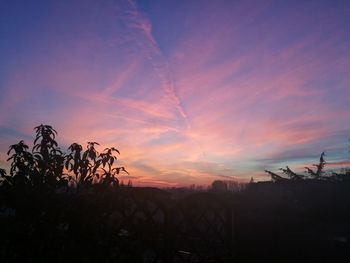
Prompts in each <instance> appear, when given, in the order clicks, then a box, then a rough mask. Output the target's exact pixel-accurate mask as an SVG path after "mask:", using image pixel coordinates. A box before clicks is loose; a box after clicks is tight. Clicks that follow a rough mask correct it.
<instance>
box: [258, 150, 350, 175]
mask: <svg viewBox="0 0 350 263" xmlns="http://www.w3.org/2000/svg"><path fill="white" fill-rule="evenodd" d="M324 156H325V153H324V152H322V153H321V156H320V160H319V163H318V164H314V165H313V166H314V167H316V169H314V170H313V169H312V168H309V167H305V169H306V172H307V174H308V176H305V175H301V174H297V173H295V172H294V171H292V170H291V169H290V168H289V167H288V166H286V168H280V170H281V171H282V172H283V173H284V174H285V175H287V178H286V177H283V176H281V175H278V174H276V173H274V172H271V171H269V170H265V172H266V173H268V174H269V175H270V176H271V179H272V181H274V182H282V181H287V180H291V181H300V180H307V179H309V180H310V179H313V180H329V181H339V180H341V181H342V180H347V179H348V177H349V176H348V175H350V172H349V170H346V171H345V172H343V173H341V174H338V173H335V172H332V173H331V174H330V175H324V167H325V165H326V161H325V159H324Z"/></svg>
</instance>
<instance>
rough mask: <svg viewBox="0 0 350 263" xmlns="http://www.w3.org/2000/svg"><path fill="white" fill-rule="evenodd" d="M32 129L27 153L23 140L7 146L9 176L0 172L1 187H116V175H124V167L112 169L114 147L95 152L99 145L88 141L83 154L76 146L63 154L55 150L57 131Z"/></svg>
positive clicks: (116, 152) (50, 128) (41, 126)
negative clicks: (96, 185) (33, 137)
mask: <svg viewBox="0 0 350 263" xmlns="http://www.w3.org/2000/svg"><path fill="white" fill-rule="evenodd" d="M34 130H35V133H36V136H35V139H34V146H33V148H32V151H31V152H30V151H29V146H28V145H26V144H25V143H24V141H23V140H22V141H20V142H19V143H17V144H14V145H11V146H10V147H9V151H8V153H7V154H8V155H9V158H8V159H7V161H11V166H10V174H9V175H7V173H6V171H5V170H3V169H1V170H0V178H1V181H2V185H3V186H6V187H16V188H22V189H23V188H28V187H34V188H39V189H46V190H51V191H52V190H57V189H59V188H62V187H68V186H70V187H75V188H76V189H79V188H80V187H82V186H84V187H87V186H92V185H95V184H100V185H104V186H114V187H117V186H118V185H119V180H118V178H117V176H118V175H119V174H120V172H125V173H128V172H127V171H126V169H125V168H124V167H114V166H113V165H114V163H115V161H116V160H117V157H116V155H115V154H120V152H119V151H118V150H117V149H116V148H114V147H112V148H106V149H105V150H104V151H103V152H102V153H99V152H98V151H97V150H96V148H95V145H99V144H98V143H97V142H88V143H87V149H86V150H85V151H84V152H83V148H82V146H81V145H80V144H78V143H73V144H71V145H70V146H69V148H68V154H65V153H63V152H62V151H61V150H60V148H59V147H58V143H57V141H56V136H57V131H56V130H55V129H53V128H52V126H50V125H43V124H41V125H39V126H37V127H35V128H34Z"/></svg>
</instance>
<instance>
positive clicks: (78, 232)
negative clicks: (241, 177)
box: [0, 180, 350, 262]
mask: <svg viewBox="0 0 350 263" xmlns="http://www.w3.org/2000/svg"><path fill="white" fill-rule="evenodd" d="M0 198H1V199H0V209H1V210H0V227H1V235H0V262H258V261H259V262H263V261H265V260H267V261H277V260H278V261H281V262H296V261H305V260H312V262H314V261H316V260H317V261H322V262H324V261H329V262H350V261H349V260H350V183H349V182H347V181H343V182H324V181H314V180H309V181H307V180H306V181H303V182H285V183H270V182H267V183H256V184H251V185H249V187H248V188H247V189H246V190H245V191H242V192H240V193H224V192H223V193H209V192H206V193H193V194H189V195H186V196H183V197H180V198H174V197H173V196H172V194H171V193H168V192H165V191H162V190H159V189H154V188H127V187H124V188H122V187H120V188H118V189H114V190H108V189H99V188H95V189H89V190H85V191H82V192H80V193H79V194H77V193H56V194H52V193H51V194H48V193H47V194H45V193H43V192H40V191H27V192H23V191H21V192H20V191H19V190H16V191H15V190H6V191H3V190H2V191H1V192H0Z"/></svg>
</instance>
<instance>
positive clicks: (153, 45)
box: [122, 0, 190, 128]
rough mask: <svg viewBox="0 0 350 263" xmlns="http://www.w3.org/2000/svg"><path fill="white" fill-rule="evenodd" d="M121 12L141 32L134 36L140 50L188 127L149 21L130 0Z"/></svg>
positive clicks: (127, 23) (128, 23)
mask: <svg viewBox="0 0 350 263" xmlns="http://www.w3.org/2000/svg"><path fill="white" fill-rule="evenodd" d="M123 14H124V15H123V16H122V20H123V21H124V22H125V24H126V26H128V27H130V28H131V29H133V31H135V29H136V30H137V32H138V33H141V35H142V38H141V40H140V37H135V39H136V40H137V44H138V45H139V46H140V48H141V50H144V51H145V52H146V56H147V58H148V60H149V61H150V63H151V64H152V67H153V70H154V71H155V73H156V74H157V76H158V78H159V80H160V81H161V85H162V89H163V91H164V93H165V96H166V97H168V98H169V99H170V101H171V102H172V103H173V104H174V107H175V108H176V111H177V112H178V114H180V116H181V118H182V119H183V120H184V122H185V123H186V126H187V128H190V123H189V118H188V115H187V113H186V111H185V110H184V108H183V106H182V103H181V100H180V98H179V96H178V94H177V91H176V88H175V84H174V80H173V78H172V74H171V71H170V67H169V63H168V62H167V61H166V59H165V58H164V56H163V54H162V51H161V50H160V48H159V45H158V44H157V41H156V40H155V38H154V36H153V35H152V24H151V22H150V21H149V19H147V17H145V16H144V15H143V14H142V13H141V11H140V10H139V9H138V7H137V6H136V4H135V3H134V2H133V1H132V0H127V6H126V10H124V12H123ZM142 39H143V41H142Z"/></svg>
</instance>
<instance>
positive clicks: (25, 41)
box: [0, 0, 350, 187]
mask: <svg viewBox="0 0 350 263" xmlns="http://www.w3.org/2000/svg"><path fill="white" fill-rule="evenodd" d="M349 50H350V1H341V0H335V1H334V0H330V1H321V0H320V1H312V0H310V1H258V0H256V1H206V0H201V1H191V0H186V1H179V0H176V1H175V0H173V1H168V0H153V1H151V0H147V1H135V0H129V1H127V0H104V1H98V0H80V1H74V0H69V1H68V0H61V1H49V0H45V1H35V0H33V1H24V0H23V1H19V0H1V1H0V166H2V167H6V166H8V163H6V159H7V156H6V152H7V150H8V146H9V145H10V144H14V143H16V142H18V141H19V140H22V139H23V140H24V141H25V142H26V143H28V144H31V142H32V140H33V136H34V131H33V128H34V126H37V125H39V124H41V123H43V124H49V125H52V126H53V127H54V128H55V129H56V130H57V131H58V138H57V139H58V142H59V143H60V145H61V148H62V149H63V150H66V149H67V148H68V146H69V145H70V144H71V143H73V142H78V143H80V144H83V145H85V144H86V142H87V141H97V142H99V143H100V144H101V147H100V148H99V149H100V150H103V149H104V148H105V147H106V146H114V147H116V148H118V149H119V150H120V152H121V155H120V156H119V165H124V166H125V167H126V169H127V170H128V171H129V173H130V176H127V175H123V176H121V179H122V180H123V179H124V180H128V179H131V180H132V181H133V183H134V185H152V186H161V187H164V186H166V187H167V186H185V185H191V184H196V185H206V184H210V183H211V182H212V181H214V180H231V179H234V180H242V181H244V180H249V179H250V178H251V177H254V180H257V181H258V180H266V179H268V178H269V177H268V175H267V174H265V173H264V170H265V169H268V170H272V171H278V169H279V168H280V167H285V166H286V165H289V166H290V167H292V168H293V169H295V170H296V171H298V172H299V171H300V172H302V171H303V169H302V168H303V167H304V166H306V165H308V166H311V165H312V164H314V163H317V161H318V158H319V156H320V154H321V152H323V151H325V152H326V161H328V162H329V166H332V167H334V166H335V165H337V164H339V165H341V167H342V166H345V167H346V165H349V164H350V163H349V159H350V153H349V152H348V151H349V145H350V144H349V141H348V139H350V121H349V120H350V52H349Z"/></svg>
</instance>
